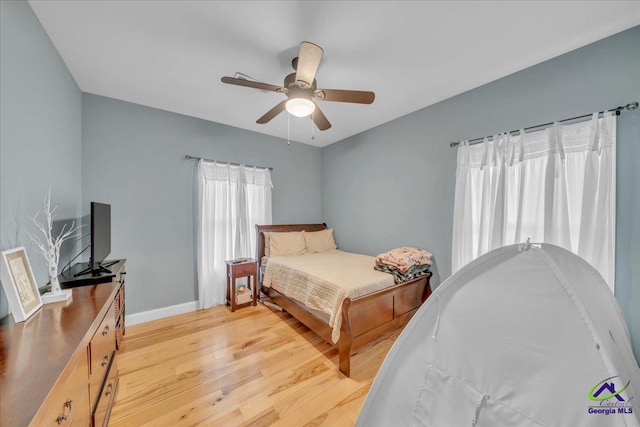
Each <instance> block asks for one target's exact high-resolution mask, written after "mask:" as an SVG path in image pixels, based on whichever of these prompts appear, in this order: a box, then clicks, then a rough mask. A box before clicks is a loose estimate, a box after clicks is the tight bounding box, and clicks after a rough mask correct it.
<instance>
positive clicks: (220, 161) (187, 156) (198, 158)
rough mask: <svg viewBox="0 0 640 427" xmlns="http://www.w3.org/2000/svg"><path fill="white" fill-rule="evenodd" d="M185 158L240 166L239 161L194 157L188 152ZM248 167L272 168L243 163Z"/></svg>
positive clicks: (270, 168)
mask: <svg viewBox="0 0 640 427" xmlns="http://www.w3.org/2000/svg"><path fill="white" fill-rule="evenodd" d="M184 159H185V160H204V161H205V162H218V163H226V164H228V165H232V166H240V163H233V162H223V161H222V160H211V159H205V158H202V157H195V156H191V155H189V154H187V155H185V156H184ZM244 166H246V167H248V168H259V169H269V170H270V171H272V170H273V168H272V167H271V166H254V165H244Z"/></svg>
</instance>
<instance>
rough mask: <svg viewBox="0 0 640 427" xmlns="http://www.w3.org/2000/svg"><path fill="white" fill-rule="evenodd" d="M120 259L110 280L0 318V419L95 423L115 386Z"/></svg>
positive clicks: (102, 419)
mask: <svg viewBox="0 0 640 427" xmlns="http://www.w3.org/2000/svg"><path fill="white" fill-rule="evenodd" d="M124 264H125V260H120V261H119V262H118V263H117V264H115V265H113V266H112V267H110V269H111V270H112V271H113V272H114V273H116V274H115V276H114V279H115V281H113V282H109V283H102V284H98V285H87V286H81V287H76V288H73V297H72V298H71V299H70V300H69V301H66V302H59V303H54V304H47V305H45V306H43V307H42V308H41V309H40V310H38V312H36V313H35V314H34V315H33V316H31V317H30V318H29V319H28V320H27V321H25V322H22V323H15V322H14V321H13V317H12V316H8V317H6V318H4V319H3V320H2V321H1V322H0V426H12V427H14V426H27V425H32V426H71V425H73V426H82V427H88V426H89V427H90V426H95V427H102V426H106V425H107V423H108V420H109V414H110V411H111V406H112V405H113V402H114V401H115V395H116V392H117V389H118V364H117V357H116V355H117V351H116V348H117V346H118V345H119V341H118V340H119V339H121V338H122V335H123V333H124V302H125V301H124V285H125V277H126V276H125V270H124Z"/></svg>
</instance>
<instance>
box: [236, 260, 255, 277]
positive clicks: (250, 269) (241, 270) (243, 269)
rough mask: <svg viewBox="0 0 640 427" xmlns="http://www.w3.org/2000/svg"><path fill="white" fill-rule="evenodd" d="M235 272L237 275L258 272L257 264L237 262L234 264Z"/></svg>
mask: <svg viewBox="0 0 640 427" xmlns="http://www.w3.org/2000/svg"><path fill="white" fill-rule="evenodd" d="M233 274H234V276H235V277H245V276H250V275H252V274H256V264H255V263H253V262H252V263H247V264H236V265H234V266H233Z"/></svg>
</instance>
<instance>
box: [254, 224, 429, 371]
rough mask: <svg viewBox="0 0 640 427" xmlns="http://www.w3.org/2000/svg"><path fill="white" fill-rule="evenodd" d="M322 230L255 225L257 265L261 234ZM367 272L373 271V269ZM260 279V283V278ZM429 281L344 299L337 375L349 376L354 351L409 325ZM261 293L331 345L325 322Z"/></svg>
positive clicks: (291, 303)
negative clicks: (381, 336) (387, 333)
mask: <svg viewBox="0 0 640 427" xmlns="http://www.w3.org/2000/svg"><path fill="white" fill-rule="evenodd" d="M326 228H327V225H326V224H286V225H256V237H257V254H256V255H257V259H258V260H259V261H261V260H262V259H263V257H264V256H265V237H264V234H263V233H264V232H292V231H306V232H313V231H320V230H325V229H326ZM371 268H372V269H373V265H372V266H371ZM381 274H385V273H381ZM260 277H261V280H260V281H261V283H262V275H260ZM430 278H431V273H430V272H429V273H428V274H427V275H425V276H422V277H419V278H416V279H414V280H411V281H408V282H404V283H399V284H395V285H392V286H390V287H388V288H385V289H383V290H380V291H377V292H373V293H370V294H367V295H363V296H361V297H357V298H353V299H351V298H345V299H344V301H343V303H342V309H341V316H342V322H341V325H340V338H339V339H338V342H337V344H336V345H337V347H338V354H339V361H338V367H339V369H340V372H342V373H343V374H344V375H346V376H347V377H348V376H350V372H351V355H352V354H353V351H354V350H355V349H356V348H357V347H359V346H361V345H362V344H365V343H367V342H369V341H371V340H373V339H375V338H377V337H379V336H380V335H382V334H384V333H386V332H388V331H391V330H394V329H397V328H400V327H403V326H404V325H406V324H407V322H409V320H410V319H411V317H412V316H413V314H414V313H415V312H416V310H417V309H418V308H419V307H420V306H421V305H422V303H423V302H424V301H425V300H426V299H427V297H428V296H429V295H430V294H431V287H430V285H429V279H430ZM262 292H263V293H265V294H266V295H267V296H268V297H269V298H271V300H273V301H274V302H275V303H276V304H278V305H279V306H281V307H282V308H284V309H285V310H286V311H287V312H288V313H289V314H291V315H292V316H293V317H295V318H296V319H298V320H299V321H300V322H302V323H303V324H305V325H306V326H307V327H308V328H310V329H311V330H312V331H314V332H315V333H316V334H318V335H319V336H320V337H322V338H323V339H324V340H325V341H327V342H329V343H332V339H331V336H332V328H331V327H330V326H329V325H328V324H327V322H326V321H325V320H323V319H321V318H320V317H319V316H317V315H315V314H314V313H313V312H312V311H311V310H307V309H306V308H305V307H304V305H303V304H300V303H299V302H296V301H294V300H293V299H291V298H289V297H287V296H286V295H284V294H282V293H280V292H278V291H277V290H275V289H273V288H270V287H269V288H267V287H263V288H262Z"/></svg>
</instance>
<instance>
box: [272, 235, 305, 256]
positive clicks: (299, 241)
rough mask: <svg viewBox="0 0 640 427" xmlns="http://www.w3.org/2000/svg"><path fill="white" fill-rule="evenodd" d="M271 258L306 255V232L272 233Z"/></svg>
mask: <svg viewBox="0 0 640 427" xmlns="http://www.w3.org/2000/svg"><path fill="white" fill-rule="evenodd" d="M269 240H270V242H269V252H270V253H269V256H284V255H302V254H304V253H305V248H306V246H305V243H304V231H289V232H284V233H275V232H272V233H270V236H269Z"/></svg>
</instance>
